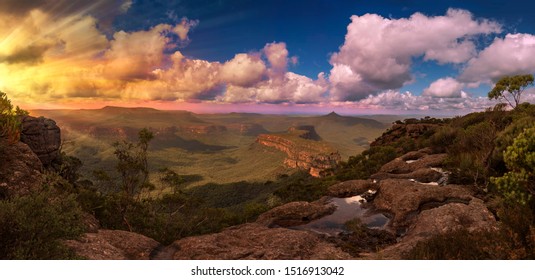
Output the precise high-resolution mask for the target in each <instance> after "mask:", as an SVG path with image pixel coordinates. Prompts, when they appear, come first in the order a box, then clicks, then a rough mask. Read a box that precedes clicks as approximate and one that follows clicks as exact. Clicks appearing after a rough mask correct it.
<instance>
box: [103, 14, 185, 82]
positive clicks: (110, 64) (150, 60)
mask: <svg viewBox="0 0 535 280" xmlns="http://www.w3.org/2000/svg"><path fill="white" fill-rule="evenodd" d="M174 29H176V26H175V27H173V26H171V25H168V24H160V25H157V26H155V27H153V28H151V29H150V30H147V31H137V32H131V33H128V32H124V31H119V32H117V33H115V34H114V35H113V40H112V41H111V42H110V48H109V49H108V50H107V51H106V53H105V54H104V58H105V59H106V60H107V63H106V66H105V69H104V71H105V73H106V74H107V75H108V76H110V77H115V78H118V79H124V80H135V79H154V78H155V77H154V74H153V70H155V69H157V68H160V67H161V65H162V63H163V60H164V57H165V56H164V51H165V50H167V49H168V48H169V47H170V43H171V40H170V39H169V38H168V37H167V36H165V34H166V33H170V32H174Z"/></svg>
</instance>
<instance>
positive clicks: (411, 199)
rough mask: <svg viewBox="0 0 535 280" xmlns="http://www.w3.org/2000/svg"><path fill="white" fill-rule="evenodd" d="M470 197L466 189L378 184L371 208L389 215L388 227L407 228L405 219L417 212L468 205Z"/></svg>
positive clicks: (395, 181) (395, 182)
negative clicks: (442, 206) (389, 223)
mask: <svg viewBox="0 0 535 280" xmlns="http://www.w3.org/2000/svg"><path fill="white" fill-rule="evenodd" d="M472 199H473V197H472V196H471V193H470V191H469V190H468V188H466V187H464V186H458V185H446V186H434V185H424V184H421V183H416V182H411V181H408V180H402V179H387V180H383V181H381V183H380V185H379V189H378V191H377V194H376V196H375V199H374V200H373V205H374V206H375V207H376V208H377V209H378V210H381V211H387V212H390V213H391V214H392V215H393V218H392V220H391V227H392V228H394V229H398V228H401V227H406V226H408V225H409V221H408V220H409V218H410V217H411V216H414V215H417V214H418V213H419V212H420V211H422V210H424V209H427V208H430V207H436V206H440V205H443V204H447V203H450V202H462V203H466V204H468V203H469V202H470V201H471V200H472Z"/></svg>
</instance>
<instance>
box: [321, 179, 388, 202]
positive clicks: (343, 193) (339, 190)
mask: <svg viewBox="0 0 535 280" xmlns="http://www.w3.org/2000/svg"><path fill="white" fill-rule="evenodd" d="M378 186H379V185H378V184H375V183H373V181H372V180H350V181H345V182H341V183H338V184H335V185H332V186H330V187H329V189H328V190H327V195H328V196H332V197H339V198H344V197H352V196H355V195H360V194H363V193H365V192H367V191H368V190H377V188H378Z"/></svg>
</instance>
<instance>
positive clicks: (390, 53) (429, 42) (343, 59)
mask: <svg viewBox="0 0 535 280" xmlns="http://www.w3.org/2000/svg"><path fill="white" fill-rule="evenodd" d="M500 31H501V27H500V26H499V24H497V23H495V22H492V21H488V20H475V19H474V18H473V16H472V14H471V13H470V12H468V11H465V10H455V9H449V10H448V12H447V13H446V15H445V16H436V17H428V16H425V15H423V14H420V13H415V14H413V15H412V16H411V17H410V18H402V19H387V18H383V17H381V16H379V15H376V14H366V15H363V16H352V17H351V23H350V24H349V26H348V27H347V34H346V37H345V42H344V44H343V45H342V46H341V47H340V51H339V52H337V53H334V54H333V55H332V56H331V59H330V62H331V64H332V65H333V69H332V70H331V78H329V79H330V81H331V83H332V86H333V91H334V98H336V99H338V100H344V98H345V100H359V99H361V98H364V97H366V96H367V95H368V94H370V93H372V92H380V91H382V90H384V89H397V88H400V87H402V86H403V85H404V84H405V83H407V82H410V81H411V80H412V76H411V72H410V68H411V64H412V59H413V57H417V56H423V58H424V60H434V61H437V62H438V63H463V62H466V61H467V60H469V59H470V58H471V57H473V56H474V55H475V54H476V49H475V45H474V43H473V37H474V36H476V35H481V34H491V33H496V32H500ZM347 67H348V68H349V70H351V71H350V72H349V71H348V69H347ZM342 71H343V73H341V72H342Z"/></svg>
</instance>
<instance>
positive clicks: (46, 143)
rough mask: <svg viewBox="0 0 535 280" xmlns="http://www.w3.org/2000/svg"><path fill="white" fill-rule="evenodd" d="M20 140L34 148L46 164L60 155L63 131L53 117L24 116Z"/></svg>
mask: <svg viewBox="0 0 535 280" xmlns="http://www.w3.org/2000/svg"><path fill="white" fill-rule="evenodd" d="M20 141H21V142H23V143H25V144H27V145H28V146H29V147H30V148H31V149H32V151H33V152H34V153H35V154H36V155H37V157H39V159H40V160H41V163H43V165H44V166H48V165H50V164H51V163H52V162H53V161H54V160H56V159H57V158H58V157H59V156H60V151H59V149H60V146H61V131H60V128H59V127H58V126H57V125H56V122H55V121H53V120H51V119H47V118H44V117H39V118H35V117H31V116H25V117H23V118H22V131H21V135H20Z"/></svg>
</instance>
